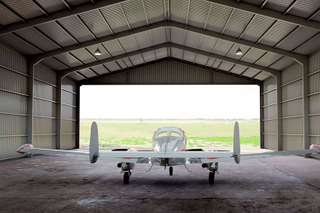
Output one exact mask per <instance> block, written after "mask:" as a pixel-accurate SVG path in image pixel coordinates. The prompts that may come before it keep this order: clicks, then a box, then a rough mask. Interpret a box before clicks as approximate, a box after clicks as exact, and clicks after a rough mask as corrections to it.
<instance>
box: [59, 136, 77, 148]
mask: <svg viewBox="0 0 320 213" xmlns="http://www.w3.org/2000/svg"><path fill="white" fill-rule="evenodd" d="M61 141H63V142H64V143H63V144H61V149H72V148H74V147H76V135H73V134H70V135H69V134H68V135H62V136H61Z"/></svg>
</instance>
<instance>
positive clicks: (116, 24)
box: [0, 0, 320, 81]
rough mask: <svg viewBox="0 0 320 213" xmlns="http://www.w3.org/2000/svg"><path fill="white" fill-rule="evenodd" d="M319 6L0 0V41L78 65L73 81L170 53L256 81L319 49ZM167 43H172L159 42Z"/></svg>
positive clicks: (285, 0)
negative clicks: (295, 58) (115, 58)
mask: <svg viewBox="0 0 320 213" xmlns="http://www.w3.org/2000/svg"><path fill="white" fill-rule="evenodd" d="M247 8H248V9H247ZM319 8H320V1H318V0H309V1H301V0H300V1H297V0H282V1H279V0H224V1H222V0H210V1H205V0H162V1H153V0H129V1H121V0H111V1H104V0H100V1H98V0H91V1H90V0H77V1H76V0H50V1H45V0H0V42H1V43H4V44H5V45H8V46H11V47H12V48H14V49H16V50H17V51H19V52H20V53H22V54H24V55H28V56H37V57H40V56H41V55H42V56H44V57H45V58H44V59H43V60H42V61H41V63H42V64H44V65H46V66H47V67H50V68H52V69H53V70H56V71H62V70H63V71H66V70H68V69H72V68H77V70H76V71H74V72H72V73H70V74H69V77H70V78H73V79H75V80H83V79H89V78H92V77H97V76H100V75H105V74H108V73H111V72H114V71H119V70H126V69H128V68H130V67H134V66H137V65H140V64H146V63H149V62H152V61H155V60H158V59H161V58H170V57H173V58H176V59H179V60H181V61H187V62H191V63H193V64H198V65H202V66H205V67H207V68H209V69H212V70H219V71H224V72H226V73H233V74H238V75H239V76H247V77H249V78H253V79H257V80H260V81H262V80H264V79H266V78H268V77H269V76H270V75H271V74H270V73H268V72H266V71H267V69H264V70H265V71H263V72H262V71H261V70H259V69H256V68H257V67H259V66H260V67H264V68H269V69H273V70H282V69H284V68H286V67H287V66H290V65H291V64H293V63H295V61H294V59H292V57H289V56H290V54H291V55H293V54H292V53H294V54H295V55H299V54H300V55H309V54H311V53H312V52H314V51H316V50H318V49H319V48H320V33H319V31H320V23H319V22H320V12H319ZM268 11H269V12H268ZM268 14H270V15H268ZM275 17H278V18H275ZM21 23H24V24H21ZM170 23H171V24H170ZM155 24H158V25H159V27H154V26H155ZM144 26H146V27H145V28H143V27H144ZM147 26H149V27H147ZM142 28H143V29H142ZM138 29H139V30H138ZM211 32H212V33H211ZM120 34H121V36H119V35H120ZM122 35H123V36H122ZM168 43H171V44H178V46H174V47H171V46H167V47H166V46H159V45H162V44H168ZM87 44H88V45H87ZM77 46H79V47H77ZM239 47H240V48H241V49H242V51H243V53H244V54H243V55H242V56H238V55H236V54H235V52H236V50H237V49H238V48H239ZM97 48H99V50H100V51H101V52H102V55H101V56H96V55H94V52H95V50H96V49H97ZM146 48H147V49H146ZM128 53H132V54H130V56H127V55H128ZM208 53H209V54H211V55H212V57H210V56H211V55H208ZM282 53H284V54H282ZM47 56H48V57H47ZM113 57H117V60H114V61H110V62H108V63H104V62H103V60H106V59H110V58H113ZM235 60H236V61H235ZM100 61H102V62H101V63H100ZM242 62H243V63H242ZM91 64H92V66H91ZM97 64H99V65H97ZM84 65H86V67H82V66H84ZM89 65H90V66H89ZM245 65H246V66H245Z"/></svg>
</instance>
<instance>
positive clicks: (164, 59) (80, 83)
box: [78, 57, 261, 85]
mask: <svg viewBox="0 0 320 213" xmlns="http://www.w3.org/2000/svg"><path fill="white" fill-rule="evenodd" d="M164 61H175V62H178V63H183V64H188V65H190V66H195V67H199V68H202V69H206V70H209V71H211V72H216V73H221V74H223V75H229V76H233V77H237V78H241V79H244V80H247V81H251V82H252V83H253V84H261V81H259V80H256V79H253V78H250V77H246V76H239V75H237V74H234V73H227V72H225V71H220V70H213V69H211V68H209V67H205V66H203V65H197V64H193V63H192V62H186V61H184V62H181V60H179V59H176V58H169V57H167V58H162V59H160V60H158V61H151V62H148V63H147V64H141V65H137V66H135V67H128V68H127V69H125V70H118V71H114V72H112V73H106V74H103V75H99V76H96V77H92V78H89V79H86V78H85V79H83V80H80V81H78V84H79V85H90V84H92V83H91V82H92V81H94V80H96V79H99V78H103V77H107V76H113V75H118V74H121V73H125V72H130V71H132V70H135V69H139V68H141V67H144V66H146V65H151V64H157V63H162V62H164ZM258 74H259V73H258Z"/></svg>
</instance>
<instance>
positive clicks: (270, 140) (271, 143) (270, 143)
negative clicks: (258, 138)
mask: <svg viewBox="0 0 320 213" xmlns="http://www.w3.org/2000/svg"><path fill="white" fill-rule="evenodd" d="M277 145H278V143H277V135H275V134H270V135H269V134H265V135H264V147H265V148H267V149H276V147H277Z"/></svg>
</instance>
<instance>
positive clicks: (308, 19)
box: [307, 8, 320, 21]
mask: <svg viewBox="0 0 320 213" xmlns="http://www.w3.org/2000/svg"><path fill="white" fill-rule="evenodd" d="M319 12H320V8H319V9H317V10H316V11H314V13H312V14H311V16H309V17H308V18H307V21H310V20H311V19H312V18H313V17H315V16H316V15H317V14H318V13H319Z"/></svg>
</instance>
